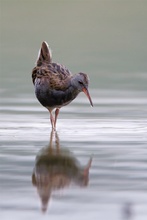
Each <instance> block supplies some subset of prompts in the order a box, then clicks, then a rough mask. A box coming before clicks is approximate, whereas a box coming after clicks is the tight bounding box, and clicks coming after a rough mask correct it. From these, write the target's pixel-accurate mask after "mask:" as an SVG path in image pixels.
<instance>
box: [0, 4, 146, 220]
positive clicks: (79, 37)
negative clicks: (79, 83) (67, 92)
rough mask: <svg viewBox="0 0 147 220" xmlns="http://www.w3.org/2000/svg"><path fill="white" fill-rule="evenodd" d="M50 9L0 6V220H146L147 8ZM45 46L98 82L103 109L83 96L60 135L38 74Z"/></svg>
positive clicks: (62, 119)
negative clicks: (37, 86)
mask: <svg viewBox="0 0 147 220" xmlns="http://www.w3.org/2000/svg"><path fill="white" fill-rule="evenodd" d="M49 2H50V3H48V2H47V1H40V2H37V3H36V5H34V1H29V3H27V1H25V2H21V3H20V1H17V0H16V1H15V0H13V1H1V6H2V7H1V30H2V34H1V51H2V52H0V55H1V61H2V62H1V71H0V76H1V81H0V83H1V88H0V92H1V98H0V113H1V116H0V191H1V192H0V218H1V219H3V220H9V219H10V218H11V219H15V220H26V219H31V218H32V219H36V220H42V219H53V220H56V219H59V218H60V219H69V218H70V219H78V220H80V219H83V220H89V219H93V220H97V219H101V220H107V219H109V220H126V219H128V220H132V219H133V220H146V218H147V208H146V204H147V158H146V155H147V118H146V115H147V99H146V97H147V90H146V80H147V74H146V69H147V65H146V59H145V57H146V55H147V52H146V51H147V50H146V40H145V39H146V38H145V36H147V30H146V29H145V28H144V27H146V19H147V13H146V7H145V6H146V3H145V1H140V2H141V3H142V4H140V3H139V4H138V3H137V1H127V2H125V1H123V2H124V3H122V1H118V2H119V3H117V2H116V1H105V2H106V4H104V3H102V1H86V3H85V5H83V1H70V2H69V1H68V2H69V3H67V1H63V2H62V4H61V2H60V3H57V2H56V3H55V2H54V1H49ZM91 2H92V3H93V4H91ZM132 3H133V8H132ZM122 9H123V10H122ZM43 12H44V13H43ZM42 13H43V14H42ZM89 14H90V17H89ZM43 15H44V16H43ZM62 15H64V16H62ZM74 15H75V16H74ZM55 18H56V19H55ZM67 18H68V19H67ZM44 21H47V23H45V22H44ZM63 27H64V29H63ZM108 36H109V37H108ZM71 39H72V40H71ZM42 40H47V41H49V43H50V44H51V47H53V56H54V57H55V58H54V61H56V60H57V61H58V62H61V63H64V64H66V65H67V66H68V67H69V68H70V69H71V71H73V72H77V71H81V70H83V71H85V72H88V74H89V76H90V79H91V84H90V93H91V97H92V99H93V103H94V108H91V107H90V105H89V102H88V100H87V98H86V97H85V95H84V94H80V95H79V96H78V98H77V99H76V100H75V101H74V102H72V103H71V104H70V105H68V106H66V107H64V108H62V109H61V113H60V115H59V119H58V122H57V132H54V133H51V126H50V122H49V114H48V112H47V110H46V109H45V108H43V107H42V106H41V105H40V104H39V103H38V101H37V100H36V98H35V95H34V88H33V85H32V82H31V77H30V75H31V69H32V68H33V65H34V61H35V59H36V56H37V51H38V49H39V46H40V42H41V41H42ZM71 51H72V53H71Z"/></svg>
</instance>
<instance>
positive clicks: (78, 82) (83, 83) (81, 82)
mask: <svg viewBox="0 0 147 220" xmlns="http://www.w3.org/2000/svg"><path fill="white" fill-rule="evenodd" d="M73 83H74V86H75V87H76V89H78V91H79V92H84V93H85V95H86V96H87V98H88V99H89V101H90V104H91V106H93V103H92V99H91V97H90V94H89V91H88V84H89V78H88V75H87V74H85V73H78V74H76V75H75V77H74V79H73Z"/></svg>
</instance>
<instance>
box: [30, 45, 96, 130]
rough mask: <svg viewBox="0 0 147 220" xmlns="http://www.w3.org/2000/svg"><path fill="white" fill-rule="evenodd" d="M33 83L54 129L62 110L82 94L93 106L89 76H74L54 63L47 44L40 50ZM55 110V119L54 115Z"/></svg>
mask: <svg viewBox="0 0 147 220" xmlns="http://www.w3.org/2000/svg"><path fill="white" fill-rule="evenodd" d="M32 81H33V84H34V86H35V94H36V97H37V99H38V100H39V102H40V103H41V104H42V105H43V106H44V107H46V108H47V109H48V111H49V113H50V121H51V124H52V129H55V128H56V122H57V117H58V114H59V110H60V108H61V107H62V106H65V105H68V104H69V103H70V102H71V101H72V100H73V99H75V98H76V97H77V95H78V94H79V93H80V92H82V91H83V92H84V93H85V94H86V96H87V97H88V99H89V101H90V104H91V106H93V103H92V100H91V97H90V94H89V92H88V84H89V79H88V75H87V74H85V73H78V74H75V75H72V74H71V72H70V71H69V70H68V69H67V68H66V67H65V66H63V65H61V64H58V63H53V62H52V53H51V49H50V48H49V46H48V44H47V43H46V42H43V43H42V46H41V49H40V50H39V54H38V58H37V64H36V67H34V69H33V70H32ZM54 109H55V118H54V117H53V115H52V111H53V110H54Z"/></svg>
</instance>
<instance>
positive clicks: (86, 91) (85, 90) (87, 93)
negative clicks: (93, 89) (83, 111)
mask: <svg viewBox="0 0 147 220" xmlns="http://www.w3.org/2000/svg"><path fill="white" fill-rule="evenodd" d="M82 91H83V92H84V93H85V95H86V96H87V98H88V99H89V102H90V104H91V106H92V107H93V103H92V99H91V97H90V94H89V91H88V89H86V88H83V90H82Z"/></svg>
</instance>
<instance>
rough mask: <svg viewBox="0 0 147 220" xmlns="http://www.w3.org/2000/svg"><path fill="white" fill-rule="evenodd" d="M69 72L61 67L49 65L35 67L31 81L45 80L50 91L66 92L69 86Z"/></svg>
mask: <svg viewBox="0 0 147 220" xmlns="http://www.w3.org/2000/svg"><path fill="white" fill-rule="evenodd" d="M71 76H72V74H71V72H70V71H69V70H68V69H67V68H66V67H65V66H63V65H61V64H58V63H49V64H47V65H43V66H40V67H35V68H34V69H33V71H32V80H33V83H34V82H35V78H42V77H43V78H46V80H47V81H48V84H49V88H50V89H56V90H66V89H67V88H68V86H69V84H70V78H71Z"/></svg>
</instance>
